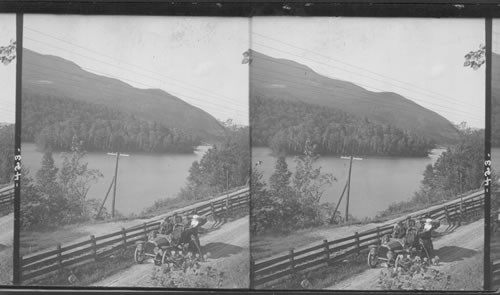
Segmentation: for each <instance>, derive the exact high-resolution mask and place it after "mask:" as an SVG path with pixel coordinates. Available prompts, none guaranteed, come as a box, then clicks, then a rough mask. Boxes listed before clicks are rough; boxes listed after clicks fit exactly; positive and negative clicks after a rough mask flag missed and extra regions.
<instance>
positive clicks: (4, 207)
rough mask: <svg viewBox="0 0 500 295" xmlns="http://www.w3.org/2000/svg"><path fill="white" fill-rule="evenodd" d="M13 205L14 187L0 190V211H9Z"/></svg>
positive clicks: (9, 186)
mask: <svg viewBox="0 0 500 295" xmlns="http://www.w3.org/2000/svg"><path fill="white" fill-rule="evenodd" d="M13 204H14V186H13V185H7V186H4V187H2V188H0V211H11V210H12V208H13V206H12V205H13Z"/></svg>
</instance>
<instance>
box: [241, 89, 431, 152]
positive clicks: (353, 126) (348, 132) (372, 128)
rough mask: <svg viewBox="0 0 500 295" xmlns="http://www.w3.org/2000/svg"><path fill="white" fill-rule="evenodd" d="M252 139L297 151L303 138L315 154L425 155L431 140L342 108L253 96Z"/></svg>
mask: <svg viewBox="0 0 500 295" xmlns="http://www.w3.org/2000/svg"><path fill="white" fill-rule="evenodd" d="M250 125H251V126H252V130H251V132H252V145H253V146H268V147H270V148H271V149H272V150H273V152H275V153H277V154H280V153H290V154H301V153H303V152H304V144H305V141H306V139H307V138H309V139H310V140H312V142H313V143H315V144H316V145H317V152H318V153H319V154H335V155H343V154H356V155H380V156H412V157H413V156H426V155H427V154H428V152H429V150H431V149H432V148H433V147H434V146H435V145H434V143H433V142H432V141H431V140H429V139H426V138H423V137H421V136H418V135H415V134H412V133H408V132H405V131H403V130H401V129H398V128H396V127H394V126H390V125H383V124H378V123H375V122H371V121H369V120H368V119H367V118H361V117H357V116H354V115H350V114H348V113H345V112H343V111H341V110H337V109H333V108H326V107H321V106H315V105H311V104H307V103H303V102H290V101H284V100H280V99H270V98H266V99H264V98H261V97H258V96H255V97H252V99H251V100H250Z"/></svg>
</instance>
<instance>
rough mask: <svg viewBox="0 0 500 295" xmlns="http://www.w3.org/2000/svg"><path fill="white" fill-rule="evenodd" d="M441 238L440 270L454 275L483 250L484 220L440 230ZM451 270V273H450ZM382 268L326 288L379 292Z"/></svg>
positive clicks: (438, 244) (437, 247) (436, 244)
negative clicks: (459, 264)
mask: <svg viewBox="0 0 500 295" xmlns="http://www.w3.org/2000/svg"><path fill="white" fill-rule="evenodd" d="M438 230H441V231H439V232H438V233H439V235H440V236H439V237H436V238H435V239H434V249H435V250H436V253H435V254H436V255H437V256H439V258H440V264H439V265H438V266H434V268H436V269H438V270H442V271H445V272H447V273H453V271H452V270H453V266H454V265H455V264H456V263H457V262H458V261H461V260H464V259H466V258H468V257H471V256H473V255H475V254H476V253H478V252H479V251H481V250H482V248H483V245H484V219H480V220H478V221H475V222H473V223H470V224H467V225H463V226H460V227H458V228H456V229H455V230H453V231H451V232H447V231H444V228H439V229H438ZM450 270H451V272H450ZM379 274H380V268H375V269H370V268H368V266H367V269H366V271H364V272H362V273H360V274H357V275H355V276H352V277H350V278H349V279H347V280H344V281H342V282H339V283H337V284H335V285H333V286H330V287H328V288H326V289H327V290H377V289H379V286H378V285H377V278H378V276H379Z"/></svg>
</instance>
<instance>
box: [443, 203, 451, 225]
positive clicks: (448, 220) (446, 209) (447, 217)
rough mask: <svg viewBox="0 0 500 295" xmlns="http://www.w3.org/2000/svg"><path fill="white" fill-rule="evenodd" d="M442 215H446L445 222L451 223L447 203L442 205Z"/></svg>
mask: <svg viewBox="0 0 500 295" xmlns="http://www.w3.org/2000/svg"><path fill="white" fill-rule="evenodd" d="M444 215H445V216H446V223H448V225H451V220H450V212H448V205H445V206H444Z"/></svg>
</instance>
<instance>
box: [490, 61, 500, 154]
mask: <svg viewBox="0 0 500 295" xmlns="http://www.w3.org/2000/svg"><path fill="white" fill-rule="evenodd" d="M491 65H492V67H491V68H492V73H491V74H492V78H491V79H492V83H491V88H492V89H491V95H492V98H491V144H492V145H493V146H494V147H500V55H499V54H496V53H493V54H492V64H491Z"/></svg>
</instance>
